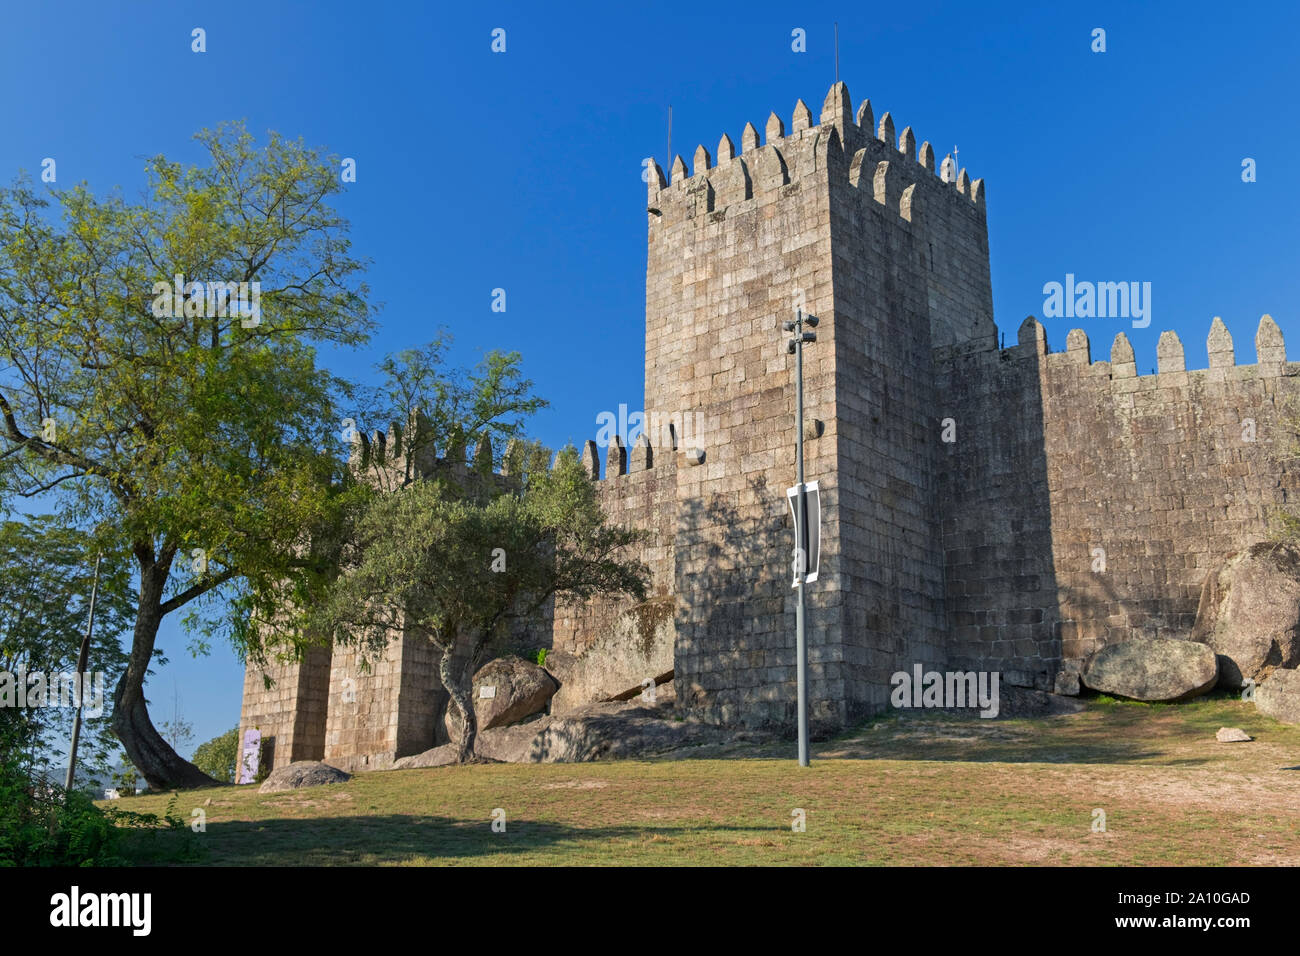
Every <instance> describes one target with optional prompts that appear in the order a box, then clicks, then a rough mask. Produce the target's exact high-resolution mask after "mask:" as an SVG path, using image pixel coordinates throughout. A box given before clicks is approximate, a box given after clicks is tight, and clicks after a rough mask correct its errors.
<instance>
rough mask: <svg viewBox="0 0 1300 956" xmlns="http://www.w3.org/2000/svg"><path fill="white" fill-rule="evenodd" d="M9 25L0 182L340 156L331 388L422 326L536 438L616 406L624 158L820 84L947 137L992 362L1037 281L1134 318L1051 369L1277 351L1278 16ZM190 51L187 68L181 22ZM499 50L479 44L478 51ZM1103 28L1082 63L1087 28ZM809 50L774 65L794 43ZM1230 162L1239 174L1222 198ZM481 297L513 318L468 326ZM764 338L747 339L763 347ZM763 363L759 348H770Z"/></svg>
mask: <svg viewBox="0 0 1300 956" xmlns="http://www.w3.org/2000/svg"><path fill="white" fill-rule="evenodd" d="M467 6H468V5H457V6H456V7H450V6H448V5H444V4H437V3H414V2H407V3H392V2H384V0H371V2H367V3H347V2H333V0H331V2H311V3H307V2H302V3H276V2H271V0H259V2H256V3H253V2H244V0H223V2H220V3H183V2H174V0H168V2H137V3H131V2H118V3H112V2H104V0H86V2H79V3H58V2H48V3H23V4H16V3H9V4H6V5H5V9H4V12H3V13H2V14H0V86H2V88H3V89H4V90H5V91H6V95H5V96H4V98H3V104H2V105H0V110H2V111H3V115H2V116H0V130H3V135H2V136H0V179H3V180H6V181H7V180H9V179H12V177H13V175H14V174H15V173H16V172H17V171H18V169H19V168H25V169H26V170H28V171H29V172H31V173H33V174H38V173H39V170H40V164H41V160H42V159H43V158H44V157H47V156H48V157H53V158H55V159H56V161H57V163H58V167H57V168H58V185H60V186H63V187H67V186H71V185H73V184H74V183H76V182H79V181H82V180H85V181H86V182H88V183H89V184H90V186H91V187H92V188H93V189H95V190H96V191H97V192H98V191H106V190H108V189H110V188H111V187H113V186H118V185H120V186H122V187H123V189H124V190H125V191H126V192H127V193H128V194H129V193H134V192H135V191H136V190H137V189H138V188H139V187H140V185H141V184H142V181H143V177H142V173H141V171H142V165H143V158H144V157H145V156H149V155H153V154H156V153H164V154H166V155H168V156H169V157H170V158H173V159H181V160H197V159H198V158H199V154H198V151H197V149H196V146H195V144H194V143H193V141H192V139H191V137H192V135H193V134H194V133H195V132H196V131H197V130H199V129H200V128H203V127H209V126H213V125H215V124H216V123H218V122H220V121H222V120H227V119H238V118H246V119H247V121H248V123H249V126H250V128H251V129H252V130H254V131H256V132H257V133H259V135H260V134H262V133H264V132H265V131H266V130H268V129H275V130H278V131H279V132H281V133H284V134H286V135H289V136H294V137H297V136H301V137H302V138H303V139H304V140H305V141H307V142H308V143H310V144H313V145H319V146H322V147H325V148H326V149H328V150H329V151H332V152H336V153H338V154H339V155H341V156H351V157H354V158H355V159H356V160H357V171H358V177H357V182H356V183H355V184H352V185H350V186H349V187H348V191H347V194H346V196H345V197H343V199H342V201H341V203H340V209H341V211H342V213H343V214H344V215H345V216H347V217H348V218H349V219H350V220H351V222H352V226H353V232H352V237H353V241H354V244H355V250H356V251H357V252H358V253H359V254H361V255H363V256H367V257H369V258H371V259H372V260H373V263H374V264H373V267H372V268H371V270H370V272H369V277H368V281H369V282H370V285H371V287H372V289H373V290H374V295H375V298H376V299H377V300H378V301H379V302H381V303H383V310H382V312H381V313H380V316H379V319H380V322H381V324H382V330H381V331H380V333H379V334H378V335H377V336H376V338H375V340H374V342H373V346H372V348H371V349H370V350H369V351H368V352H366V353H364V354H348V355H344V356H339V357H337V359H336V362H335V364H336V365H337V367H338V369H339V370H340V371H343V372H345V373H348V374H351V375H353V376H356V377H362V376H365V375H368V374H369V370H370V368H371V366H372V365H373V362H374V361H375V360H376V359H377V358H378V357H379V356H381V355H382V354H383V353H384V352H387V351H390V350H393V349H396V348H400V347H404V346H407V345H411V344H415V343H418V342H421V341H425V340H427V339H428V338H430V337H431V335H432V333H433V330H434V329H435V328H436V327H437V326H438V325H440V324H445V325H447V326H449V327H450V328H451V329H452V331H453V333H454V334H455V336H456V344H457V356H458V357H459V359H460V360H461V361H463V362H473V361H476V360H477V357H478V356H480V355H481V354H482V353H483V352H484V351H486V350H488V349H492V348H505V349H518V350H519V351H521V352H522V353H523V356H524V362H525V368H526V370H527V371H528V372H529V374H530V375H531V376H532V377H533V378H534V380H535V381H536V383H537V386H538V390H539V391H540V392H541V393H542V394H543V395H544V396H545V397H547V398H548V399H550V401H551V402H552V407H551V408H550V409H549V410H547V411H546V412H545V413H543V414H541V415H539V416H538V418H537V419H536V421H535V426H536V427H535V430H536V433H537V435H538V437H540V438H542V439H543V440H544V441H546V442H547V443H548V444H551V445H553V446H558V445H560V444H563V443H564V442H565V441H570V440H572V441H575V442H578V441H581V440H583V439H585V438H588V437H594V435H595V431H596V416H597V414H598V413H599V412H601V411H602V410H606V409H609V410H617V408H618V405H619V403H620V402H624V403H627V405H628V406H629V407H630V408H631V409H637V408H639V407H640V406H641V403H642V398H643V396H642V365H641V359H642V337H643V334H644V325H643V322H644V278H645V230H646V226H645V212H644V210H645V192H644V188H645V187H644V185H643V183H642V182H641V178H640V171H641V159H642V158H643V157H645V156H649V155H653V156H655V157H656V158H657V159H658V160H659V162H660V164H661V165H663V166H665V168H666V167H667V165H668V164H667V162H666V159H665V151H666V143H665V139H666V113H667V108H668V105H669V104H672V107H673V144H674V151H675V152H680V153H681V154H682V155H683V156H685V157H686V158H687V161H688V162H689V161H690V157H691V154H692V153H693V152H694V149H695V146H696V144H697V143H703V144H704V145H705V146H706V147H708V149H709V151H710V153H714V152H715V151H716V146H717V142H718V138H719V136H720V135H721V134H722V133H724V132H726V133H729V134H730V135H731V137H732V139H733V140H734V141H735V142H736V143H739V142H740V133H741V130H742V128H743V127H744V124H745V122H746V121H752V122H753V123H754V125H755V126H756V127H758V128H759V129H760V130H761V129H762V127H763V123H764V121H765V119H766V117H767V115H768V113H769V112H770V111H772V110H776V112H777V113H778V114H779V115H780V116H781V117H782V118H783V119H784V120H785V122H786V124H787V126H788V125H789V122H790V114H791V111H792V110H793V107H794V104H795V101H796V99H798V98H800V97H802V98H803V99H804V101H805V102H807V103H808V104H809V106H810V107H811V108H812V111H813V114H814V116H816V115H817V114H818V113H819V111H820V106H821V101H822V98H823V97H824V96H825V94H826V91H827V88H828V87H829V86H830V84H831V82H832V81H833V80H834V53H833V45H832V23H833V22H835V21H838V22H839V25H840V75H841V77H842V78H843V79H844V80H845V82H846V83H847V84H848V87H849V90H850V92H851V93H852V95H853V97H854V104H855V107H856V104H857V103H858V102H859V101H860V100H861V99H862V98H863V97H870V99H871V101H872V105H873V106H874V108H875V111H876V116H877V117H879V116H880V115H881V113H882V112H883V111H885V110H889V111H890V112H891V113H892V114H893V117H894V122H895V126H896V128H897V129H898V130H900V131H901V130H902V129H903V127H904V126H907V125H911V126H912V127H913V129H914V131H915V133H916V137H917V141H918V143H919V142H920V141H923V140H929V141H930V142H931V143H933V144H934V145H935V147H936V150H937V152H938V154H939V157H940V158H942V156H943V154H944V153H945V152H947V151H948V150H949V149H950V148H951V147H952V146H953V145H954V144H955V145H956V146H958V147H959V148H960V158H961V162H962V165H964V166H966V167H967V168H968V169H969V170H970V173H971V175H972V177H984V179H985V181H986V185H987V196H988V222H989V233H990V246H991V256H992V267H993V291H994V306H995V313H994V314H995V317H996V319H997V321H998V324H999V326H1000V327H1001V328H1002V330H1003V331H1005V332H1006V333H1007V339H1008V341H1014V338H1015V331H1016V328H1017V326H1018V325H1019V323H1020V321H1021V319H1023V318H1024V317H1025V316H1026V315H1028V314H1031V313H1032V314H1035V315H1040V316H1041V314H1042V311H1043V308H1042V307H1043V293H1042V287H1043V284H1044V283H1045V282H1048V281H1052V280H1056V281H1061V280H1063V278H1064V276H1065V274H1066V273H1067V272H1072V273H1074V274H1075V275H1076V276H1078V277H1079V278H1080V279H1093V280H1113V281H1118V280H1139V281H1149V282H1151V283H1152V286H1153V296H1152V298H1153V302H1152V304H1153V321H1152V323H1151V326H1150V327H1149V328H1147V329H1141V330H1139V329H1133V328H1131V327H1130V325H1129V323H1128V322H1126V321H1123V320H1116V319H1092V320H1078V321H1070V320H1065V319H1060V320H1051V321H1048V322H1046V323H1045V324H1046V325H1047V332H1048V341H1049V343H1050V344H1051V346H1052V347H1053V348H1054V349H1060V348H1063V347H1064V344H1065V333H1066V332H1067V331H1068V330H1069V328H1070V327H1072V326H1073V325H1076V324H1079V325H1082V326H1083V327H1084V328H1085V329H1086V330H1087V331H1088V332H1089V334H1090V336H1091V339H1092V343H1093V356H1094V358H1101V359H1105V358H1107V357H1108V356H1109V349H1110V342H1111V339H1112V338H1113V337H1114V334H1115V332H1117V331H1121V330H1123V331H1126V332H1127V333H1128V335H1129V337H1130V339H1131V340H1132V341H1133V344H1134V347H1135V349H1136V351H1137V358H1138V366H1139V370H1140V371H1141V372H1143V373H1145V372H1147V371H1149V369H1150V368H1151V367H1152V366H1154V365H1155V344H1156V339H1157V338H1158V336H1159V333H1160V332H1161V331H1162V330H1164V329H1168V328H1172V329H1175V330H1176V331H1177V332H1178V333H1179V334H1180V336H1181V337H1182V339H1183V341H1184V344H1185V346H1186V348H1187V361H1188V366H1189V367H1190V368H1201V367H1204V366H1205V364H1206V354H1205V336H1206V333H1207V332H1208V330H1209V326H1210V320H1211V317H1212V316H1214V315H1221V316H1222V317H1223V319H1224V321H1225V322H1226V323H1227V325H1228V328H1229V329H1230V330H1231V332H1232V333H1233V336H1234V338H1235V340H1236V342H1237V354H1238V360H1239V361H1241V362H1252V361H1253V360H1254V345H1253V340H1254V333H1255V328H1256V325H1257V323H1258V321H1259V317H1260V315H1261V314H1262V313H1265V312H1268V313H1271V314H1272V316H1273V317H1274V319H1276V320H1277V322H1278V324H1279V325H1280V326H1281V327H1282V330H1283V332H1284V333H1285V334H1286V336H1287V338H1288V340H1289V341H1290V343H1291V350H1292V357H1300V327H1298V325H1297V309H1296V305H1297V301H1298V299H1300V269H1298V268H1297V264H1298V260H1300V255H1298V254H1300V237H1298V236H1297V230H1296V224H1297V222H1300V215H1298V213H1300V190H1297V188H1296V186H1295V178H1296V177H1295V171H1294V170H1293V169H1292V167H1291V166H1289V165H1288V164H1289V163H1293V162H1295V158H1296V156H1297V155H1298V154H1300V121H1298V117H1297V107H1296V101H1295V96H1296V91H1297V90H1298V89H1300V65H1297V55H1296V54H1297V41H1296V37H1297V36H1298V35H1300V13H1298V12H1297V7H1296V5H1293V4H1289V3H1285V4H1284V3H1252V4H1246V5H1241V6H1237V7H1224V6H1223V5H1221V4H1210V3H1202V4H1196V3H1159V4H1145V3H1143V4H1135V3H1131V2H1124V3H1096V2H1094V3H1050V4H1041V5H1040V4H1032V5H1031V4H1023V5H1022V4H1009V3H973V2H964V3H959V4H951V3H935V4H910V5H903V4H890V5H880V4H860V3H858V4H820V3H807V4H798V5H790V4H778V3H761V2H749V3H745V4H744V5H743V6H739V7H738V9H741V10H743V12H744V15H743V16H742V15H739V14H737V13H733V12H731V10H730V9H729V7H728V5H726V4H705V5H681V4H678V5H673V4H667V5H664V4H649V5H647V4H644V3H636V4H615V5H607V4H590V5H577V4H536V3H533V4H519V5H506V4H493V5H485V6H483V7H482V8H481V9H466V7H467ZM194 27H203V28H204V29H205V30H206V31H207V52H206V53H203V54H197V53H193V52H191V49H190V46H191V36H190V31H191V30H192V29H193V28H194ZM496 27H501V28H504V29H505V30H506V52H505V53H504V54H494V53H492V52H491V50H490V44H491V36H490V34H491V31H492V30H493V29H494V28H496ZM1096 27H1101V28H1104V29H1105V30H1106V39H1107V51H1106V52H1105V53H1102V54H1098V53H1093V52H1092V51H1091V49H1090V45H1091V31H1092V30H1093V29H1094V28H1096ZM795 28H802V29H804V30H805V31H806V33H807V52H805V53H795V52H793V51H792V50H791V31H792V30H793V29H795ZM1246 157H1250V158H1253V159H1254V160H1255V161H1256V163H1257V168H1258V181H1257V182H1255V183H1243V182H1242V181H1241V163H1242V160H1243V159H1244V158H1246ZM497 287H500V288H504V289H505V290H506V294H507V311H506V312H505V313H504V314H502V313H494V312H492V311H491V310H490V304H491V292H492V289H494V288H497ZM774 336H775V332H774ZM773 342H774V343H775V342H776V338H775V337H774V339H773ZM160 644H161V645H162V646H163V647H165V648H166V650H167V653H168V655H169V656H170V657H171V659H172V662H173V663H172V664H171V665H170V666H168V667H167V668H166V669H165V670H163V672H162V673H161V674H160V675H159V676H158V677H157V678H155V680H154V681H153V682H152V683H151V684H150V686H149V688H148V694H149V696H150V698H151V699H152V700H153V701H154V702H155V717H156V719H158V720H162V719H164V718H165V717H167V716H169V715H170V713H171V701H172V696H173V689H174V688H175V689H176V690H177V691H178V692H179V694H180V696H181V698H182V701H183V707H182V709H183V711H184V715H185V716H186V717H187V718H188V719H189V720H191V721H192V722H193V723H194V724H195V726H196V736H197V740H198V741H203V740H206V739H208V738H210V737H212V736H215V735H216V734H218V733H220V732H222V731H224V730H227V729H229V728H230V727H231V726H234V724H235V723H236V721H237V718H238V713H239V695H240V678H241V673H242V668H241V665H240V664H239V662H238V661H237V660H236V659H235V657H234V655H233V654H232V653H231V652H230V651H229V649H226V648H219V649H217V650H216V651H214V653H213V654H212V656H211V657H208V658H205V659H202V660H198V661H196V660H194V659H193V658H191V657H190V656H189V655H188V654H187V653H186V651H185V639H184V636H183V635H182V634H180V633H179V629H178V627H177V626H176V624H175V623H174V622H172V623H169V624H167V625H165V626H164V630H163V633H162V635H161V639H160Z"/></svg>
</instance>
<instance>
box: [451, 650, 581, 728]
mask: <svg viewBox="0 0 1300 956" xmlns="http://www.w3.org/2000/svg"><path fill="white" fill-rule="evenodd" d="M485 687H487V688H491V690H490V691H489V693H491V694H492V695H493V696H491V697H483V696H482V693H483V688H485ZM558 689H559V685H558V684H556V682H555V678H553V677H552V676H551V675H550V674H548V673H546V671H544V670H543V669H542V668H540V667H538V666H537V665H536V664H534V663H532V662H531V661H526V660H524V659H523V658H521V657H498V658H497V659H496V660H494V661H489V662H488V663H486V664H484V665H483V666H482V667H480V668H479V670H478V673H477V674H475V675H474V690H473V694H474V714H475V715H476V716H477V717H478V729H479V730H480V731H484V730H490V729H491V728H493V727H508V726H509V725H510V724H517V723H519V722H520V721H521V720H527V719H528V718H529V717H532V716H533V715H534V714H540V713H541V712H542V711H544V710H545V709H546V704H547V702H548V701H549V700H550V699H551V697H552V696H553V695H554V694H555V692H556V690H558ZM443 722H444V725H445V726H446V729H447V735H448V737H449V738H450V739H452V740H459V739H460V727H459V721H458V720H457V718H456V712H455V708H453V707H451V706H448V708H447V714H446V717H445V718H444V721H443Z"/></svg>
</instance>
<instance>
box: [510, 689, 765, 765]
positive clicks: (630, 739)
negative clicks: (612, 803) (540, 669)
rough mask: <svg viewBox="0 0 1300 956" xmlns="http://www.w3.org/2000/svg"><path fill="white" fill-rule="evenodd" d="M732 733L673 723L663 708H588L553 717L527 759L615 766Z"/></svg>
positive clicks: (630, 705)
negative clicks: (614, 763)
mask: <svg viewBox="0 0 1300 956" xmlns="http://www.w3.org/2000/svg"><path fill="white" fill-rule="evenodd" d="M739 736H744V735H738V734H737V733H736V732H734V731H727V730H724V729H722V728H720V727H714V726H710V725H707V724H699V723H694V722H691V721H680V720H674V719H672V718H671V717H670V716H669V711H668V709H667V708H666V707H664V706H663V705H662V704H659V703H656V704H653V705H650V704H645V703H643V702H642V701H640V700H632V701H627V702H626V703H623V702H619V703H604V704H589V705H588V706H586V707H580V708H578V709H577V710H576V711H573V712H572V713H569V714H566V715H564V716H563V717H552V718H551V719H550V721H548V723H547V725H546V727H545V729H543V730H542V732H541V733H539V734H538V735H537V736H536V737H534V738H533V740H532V743H531V744H530V749H529V754H528V759H529V760H530V761H531V762H533V763H583V762H585V761H589V760H618V759H624V760H626V759H629V758H635V757H643V756H648V755H650V754H658V753H664V752H666V751H670V750H678V749H680V748H682V747H695V746H699V745H701V744H712V743H726V742H729V741H731V740H734V739H738V737H739Z"/></svg>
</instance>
